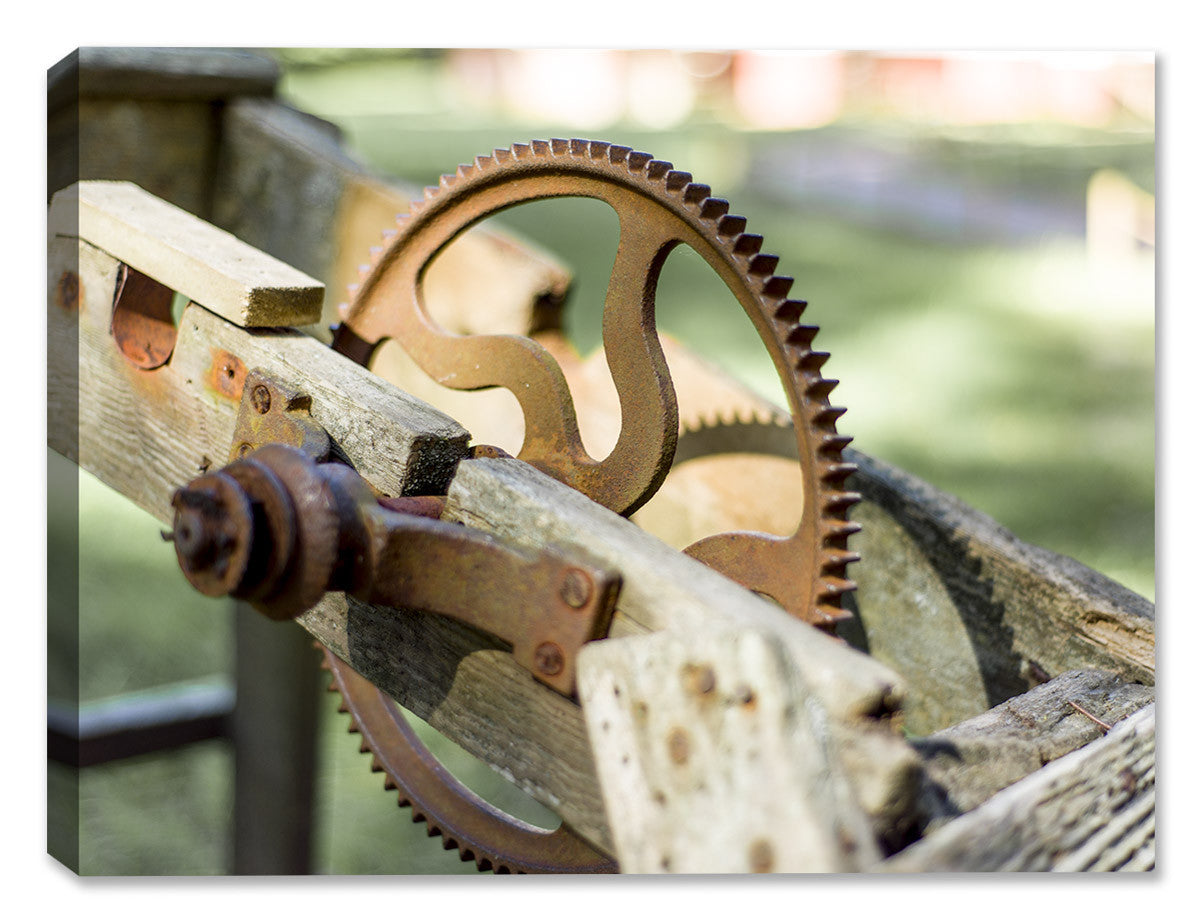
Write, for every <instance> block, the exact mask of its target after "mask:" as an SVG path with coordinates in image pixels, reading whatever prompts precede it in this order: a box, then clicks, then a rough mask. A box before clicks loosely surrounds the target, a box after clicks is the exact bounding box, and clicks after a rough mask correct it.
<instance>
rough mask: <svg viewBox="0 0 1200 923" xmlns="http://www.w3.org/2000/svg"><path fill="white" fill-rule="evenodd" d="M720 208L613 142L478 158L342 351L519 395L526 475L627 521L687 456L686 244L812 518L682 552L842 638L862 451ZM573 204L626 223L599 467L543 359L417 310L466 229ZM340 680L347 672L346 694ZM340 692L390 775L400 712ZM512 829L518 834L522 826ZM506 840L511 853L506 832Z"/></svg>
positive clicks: (800, 335)
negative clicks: (739, 350) (392, 356)
mask: <svg viewBox="0 0 1200 923" xmlns="http://www.w3.org/2000/svg"><path fill="white" fill-rule="evenodd" d="M711 192H712V190H711V189H710V188H709V187H708V186H706V185H704V184H702V183H697V182H693V180H692V176H691V174H689V173H685V172H682V171H679V170H675V169H674V168H673V166H672V165H671V164H670V163H667V162H665V161H661V160H655V159H653V157H651V155H649V154H645V153H641V152H638V151H634V150H632V149H631V148H628V147H621V146H618V145H614V144H608V143H605V142H598V141H582V140H571V141H565V140H551V141H534V142H532V143H531V144H517V145H514V146H513V147H512V148H511V149H507V150H496V151H495V152H493V153H492V154H491V155H490V156H483V157H478V158H476V160H475V162H474V163H472V164H468V165H464V166H460V167H459V168H458V171H457V172H456V173H454V174H450V175H446V176H443V177H442V178H441V182H440V184H439V185H438V186H434V187H429V188H427V189H426V190H425V196H424V199H423V200H421V201H418V202H414V203H413V205H412V208H411V210H410V211H409V213H408V214H407V215H404V216H401V217H400V218H399V219H398V220H397V227H396V230H395V232H394V233H391V232H389V233H388V234H386V235H385V246H384V247H382V248H378V249H376V250H375V251H373V252H372V257H371V263H370V264H369V265H368V266H367V267H365V269H364V270H363V272H362V281H361V283H360V284H359V285H356V286H354V287H353V288H352V291H351V298H352V300H351V302H350V303H349V304H348V305H345V306H343V308H342V312H341V313H342V323H341V325H340V326H339V328H338V330H337V333H336V336H335V339H334V347H335V348H337V349H339V350H340V351H342V352H343V353H345V354H346V355H348V356H350V357H351V358H353V359H355V360H356V361H358V362H360V363H362V364H364V365H365V364H367V363H368V362H369V361H370V359H371V356H372V354H373V353H374V351H375V349H376V348H378V346H379V345H380V344H381V343H382V342H384V341H385V340H387V339H395V340H397V341H398V342H399V344H400V345H401V346H402V347H403V348H404V350H405V351H406V352H407V353H408V354H409V356H410V357H411V358H412V359H413V360H414V361H415V362H416V363H417V364H418V365H419V366H420V367H421V368H422V369H423V370H424V371H425V372H426V373H427V374H428V375H429V376H430V377H432V378H433V379H434V380H435V381H438V382H439V383H441V384H443V385H445V386H448V387H451V388H457V389H463V390H476V389H481V388H488V387H504V388H507V389H508V390H509V391H511V392H512V393H513V394H514V395H515V396H516V398H517V400H518V401H519V402H520V405H521V408H522V410H523V413H524V416H525V441H524V444H523V445H522V448H521V450H520V452H519V453H518V457H519V458H521V459H523V460H525V461H527V462H528V463H530V464H532V465H534V466H535V467H537V468H539V469H541V470H542V471H544V472H546V473H548V474H550V475H551V476H553V477H555V478H557V479H558V480H561V481H563V482H564V483H566V484H569V485H571V486H572V487H575V488H576V489H578V490H580V491H581V492H582V493H584V494H586V495H587V496H589V497H591V498H592V499H593V500H595V501H596V502H599V503H601V504H603V505H605V506H607V507H609V508H610V509H613V510H615V511H617V512H619V513H622V514H625V515H628V514H631V513H633V512H634V511H636V510H637V509H638V508H639V507H640V506H641V505H642V504H644V503H645V502H646V501H647V500H648V499H649V498H650V497H651V496H653V495H654V493H655V492H656V491H657V490H658V488H659V487H660V486H661V484H662V482H663V480H664V479H665V478H666V476H667V473H668V472H669V470H670V468H671V465H672V461H673V459H674V457H675V454H676V447H677V443H678V440H679V438H680V436H679V433H680V429H679V422H680V421H679V412H678V407H677V403H676V399H675V391H674V388H673V385H672V383H671V376H670V372H669V370H668V368H667V364H666V360H665V359H664V357H663V352H662V347H661V345H660V342H659V339H658V335H657V330H656V328H655V318H654V299H655V290H656V286H657V282H658V277H659V273H660V271H661V269H662V266H663V263H664V261H665V259H666V257H667V255H668V254H669V253H670V251H671V250H672V249H673V248H674V247H675V246H678V245H680V244H686V245H688V246H690V247H691V248H692V249H693V250H695V251H696V252H697V253H698V254H699V255H700V256H701V257H702V258H704V259H705V261H706V262H708V264H709V265H710V266H711V267H712V268H713V269H714V270H715V271H716V272H717V274H718V276H720V278H721V279H722V280H723V281H724V282H725V284H726V285H727V286H728V288H729V290H730V291H731V293H732V294H733V295H734V296H735V297H736V298H737V300H738V302H739V303H740V304H741V306H742V308H743V309H744V310H745V311H746V313H747V315H748V316H749V317H750V319H751V321H752V322H753V323H754V325H755V328H756V329H757V330H758V333H759V336H760V337H761V339H762V341H763V343H764V345H765V346H766V347H767V350H768V352H769V353H770V355H771V358H772V360H773V362H774V363H775V367H776V370H777V372H778V374H779V377H780V380H781V382H782V384H783V388H784V391H785V393H786V394H787V397H788V402H789V405H790V412H791V417H792V430H793V433H794V441H795V448H796V458H797V459H798V461H799V466H800V469H801V472H802V480H803V485H802V486H803V491H802V492H803V502H802V512H801V520H800V523H799V525H798V526H797V528H796V529H795V531H794V532H793V533H792V534H791V535H784V536H776V535H767V534H763V533H750V532H728V533H721V534H717V535H712V536H709V537H707V538H704V539H702V540H700V541H698V542H696V543H695V544H693V545H691V546H690V547H688V548H687V549H686V552H687V553H688V554H690V555H692V556H694V557H695V558H697V559H699V560H701V561H703V562H705V563H706V564H709V565H710V566H712V567H714V568H716V569H717V570H719V571H721V572H722V573H724V574H726V575H727V576H729V577H730V578H732V579H734V580H736V581H738V582H740V583H742V584H743V585H745V586H747V587H749V588H751V589H753V590H755V591H757V592H759V593H762V594H764V595H767V596H769V597H771V598H773V599H774V600H776V601H777V602H778V603H779V604H780V605H781V606H783V607H784V608H785V609H787V610H788V611H789V612H791V613H792V614H794V615H796V616H797V617H799V618H802V619H804V620H806V621H808V622H810V623H812V624H814V625H817V626H820V627H823V628H827V629H828V628H832V626H833V625H834V624H836V623H837V622H838V621H839V620H841V619H842V618H845V617H847V616H848V615H849V613H848V612H847V611H846V610H844V609H842V608H841V595H842V594H843V593H845V592H848V591H850V590H853V589H854V584H853V583H851V582H850V581H849V580H847V579H846V567H847V565H848V564H850V563H852V562H853V561H855V560H857V555H855V554H854V553H852V552H850V551H849V550H848V548H847V539H848V537H849V536H850V535H851V534H853V533H854V532H856V531H858V526H857V525H855V524H854V523H852V522H850V521H849V519H848V515H847V514H848V511H849V509H850V507H851V506H852V505H853V504H854V503H855V502H857V500H858V499H859V498H858V495H857V494H855V493H853V492H850V491H848V490H846V489H845V484H846V480H847V478H848V477H849V476H850V475H851V474H852V473H853V472H854V470H855V468H854V466H853V465H850V464H846V463H845V462H844V461H843V459H842V450H843V448H844V447H845V446H846V444H847V443H849V441H850V439H849V438H848V437H845V436H839V435H838V433H837V431H836V422H837V420H838V418H839V417H840V416H841V415H842V414H843V413H844V412H845V411H844V409H843V408H839V407H834V406H832V405H831V404H830V402H829V395H830V392H831V391H832V390H833V387H834V385H835V384H836V382H835V381H832V380H830V379H826V378H824V377H823V376H822V375H821V367H822V366H823V365H824V364H825V362H826V360H827V359H828V358H829V356H828V354H827V353H824V352H819V351H817V350H814V349H813V346H812V344H813V337H814V336H815V334H816V332H817V328H816V327H814V326H809V325H806V324H803V323H801V316H802V315H803V313H804V309H805V307H806V302H804V301H801V300H797V299H793V298H790V297H789V292H790V290H791V287H792V279H791V278H789V277H787V276H782V275H777V274H776V273H775V269H776V267H777V265H778V261H779V260H778V257H776V256H772V255H769V254H766V253H763V252H762V238H761V237H760V236H759V235H757V234H752V233H748V232H747V231H746V219H745V218H742V217H740V216H737V215H732V214H730V213H729V203H728V202H726V201H725V200H724V199H720V198H715V197H713V196H712V194H711ZM564 196H576V197H578V196H583V197H588V198H594V199H599V200H601V201H604V202H607V203H608V204H609V205H610V206H611V207H612V208H613V209H614V211H615V212H616V213H617V216H618V219H619V222H620V240H619V244H618V248H617V255H616V260H615V265H614V267H613V270H612V274H611V276H610V281H609V286H608V292H607V295H606V298H605V304H604V319H603V339H604V347H605V357H606V360H607V363H608V367H609V369H610V371H611V373H612V377H613V382H614V384H615V385H616V390H617V394H618V398H619V400H620V406H621V424H622V425H621V432H620V435H619V437H618V439H617V442H616V446H615V447H614V449H613V450H612V452H611V453H610V454H609V455H608V456H607V457H606V458H604V459H603V460H599V461H598V460H596V459H593V458H591V457H590V456H589V455H588V453H587V452H586V451H585V450H584V448H583V445H582V441H581V439H580V436H579V429H578V424H577V421H576V417H575V408H574V405H573V402H572V399H571V395H570V391H569V389H568V387H567V383H566V380H565V377H564V375H563V373H562V370H561V369H560V368H559V366H558V365H557V363H556V362H555V360H554V359H553V358H552V357H551V355H550V353H549V351H548V350H547V349H546V348H545V347H544V346H542V345H541V344H540V343H538V342H537V341H535V340H533V339H530V338H525V337H516V336H497V335H472V336H457V335H454V334H452V333H450V332H448V331H446V330H444V329H442V328H441V327H440V326H439V325H438V324H437V323H436V321H434V319H433V318H432V317H431V316H430V314H429V312H428V311H427V310H426V307H425V304H424V301H423V295H422V280H423V276H424V273H425V271H426V269H427V268H428V266H429V265H430V263H431V262H432V261H433V259H434V258H435V257H436V256H437V255H438V253H440V252H441V251H442V250H443V249H444V248H445V247H446V246H447V245H448V244H449V243H450V242H451V241H452V240H453V239H454V238H456V237H457V236H458V235H459V234H460V233H462V232H463V231H465V230H466V229H467V228H469V227H470V226H471V225H473V224H475V223H477V222H478V221H481V220H482V219H484V218H486V217H488V216H490V215H492V214H495V213H496V212H499V211H502V210H504V209H506V208H509V207H511V206H514V205H519V204H521V203H525V202H531V201H535V200H540V199H547V198H554V197H564ZM772 438H774V437H772ZM700 454H703V452H702V451H701V453H700ZM338 675H339V673H338V671H335V679H336V677H337V676H338ZM341 675H345V674H344V671H341ZM364 682H365V681H364ZM338 686H339V688H340V691H341V692H342V694H343V698H344V700H345V702H346V705H347V707H348V709H349V710H350V711H351V713H352V714H354V715H355V722H356V723H355V728H356V729H359V730H363V729H364V727H365V726H366V725H367V724H368V723H369V722H371V721H372V720H374V719H371V718H369V717H367V716H368V714H376V715H377V716H378V719H377V721H376V723H375V726H374V727H373V728H372V730H371V733H370V734H366V733H365V734H364V744H365V745H367V746H368V748H369V749H372V750H374V752H375V753H376V756H377V765H381V764H382V763H386V762H387V760H386V759H385V756H384V754H381V753H380V750H379V749H377V747H383V746H385V745H384V744H381V743H380V744H377V745H369V744H367V739H368V738H369V739H372V740H376V741H382V740H384V739H386V738H387V737H388V736H389V735H391V736H393V737H394V736H395V734H396V733H397V730H396V728H389V722H390V723H395V724H397V725H398V726H399V727H400V731H399V732H401V733H402V732H403V731H406V730H407V728H404V727H402V724H403V719H402V718H400V717H399V714H398V712H395V711H394V709H393V710H392V711H391V712H390V713H389V714H388V715H382V714H381V713H379V710H378V709H372V708H359V707H358V705H359V703H356V702H355V699H356V697H357V698H358V699H360V700H361V699H362V698H363V697H364V696H367V695H378V693H377V692H375V693H369V694H368V693H366V692H365V691H361V690H360V689H359V687H357V686H355V687H350V686H349V685H348V684H347V683H345V682H339V683H338ZM368 686H369V684H368ZM360 711H361V712H362V713H361V714H359V712H360ZM388 778H389V785H390V786H394V787H396V788H398V789H399V790H400V791H401V796H400V799H401V803H402V804H403V803H412V804H413V805H414V818H417V819H419V818H421V817H428V815H429V813H430V812H429V811H428V810H427V809H426V807H425V806H424V804H423V802H422V798H423V797H424V796H422V795H421V794H420V793H415V792H414V789H415V788H416V787H417V786H415V785H413V784H411V782H410V781H409V780H406V779H405V778H404V772H398V773H393V772H389V774H388ZM513 829H514V831H518V830H519V825H517V826H514V828H513ZM430 830H431V833H432V832H434V831H436V832H440V833H442V835H443V839H444V840H446V842H447V844H448V848H449V846H450V845H451V844H453V845H454V846H456V847H458V848H459V850H460V852H461V853H462V854H463V855H464V856H468V855H469V856H471V857H474V858H476V860H477V861H479V857H481V856H487V855H489V853H488V847H487V846H486V844H483V845H481V844H480V843H479V842H478V841H476V840H475V839H474V838H473V837H472V835H471V834H465V835H464V834H461V833H458V834H454V835H448V834H447V833H446V832H445V825H444V824H440V823H437V822H433V821H431V822H430ZM499 835H500V837H501V839H502V840H503V839H504V835H503V831H501V832H500V834H499ZM568 837H573V835H568ZM568 837H564V841H565V840H566V839H567V838H568ZM571 848H572V849H574V850H576V851H577V853H578V855H587V851H588V849H590V847H587V844H584V843H582V842H580V843H576V844H573V845H572V847H571ZM580 850H582V851H580ZM505 861H507V862H508V863H509V864H510V865H512V866H513V867H514V868H516V867H518V866H520V865H521V864H522V860H520V859H519V858H517V859H510V860H497V858H495V857H492V858H488V859H486V860H485V862H483V863H481V867H482V866H483V865H484V864H487V865H492V866H493V867H499V866H500V865H503V863H504V862H505ZM589 861H590V860H589ZM525 864H527V865H529V866H530V870H533V868H534V867H537V868H538V870H542V871H548V870H558V871H572V870H577V869H573V868H571V867H569V863H568V865H564V866H558V867H557V868H554V869H552V868H547V867H546V865H547V863H545V862H544V861H542V859H540V858H535V857H534V856H533V854H532V853H530V854H529V857H528V861H526V863H525ZM549 864H550V865H551V866H553V865H554V863H549ZM585 864H586V863H585Z"/></svg>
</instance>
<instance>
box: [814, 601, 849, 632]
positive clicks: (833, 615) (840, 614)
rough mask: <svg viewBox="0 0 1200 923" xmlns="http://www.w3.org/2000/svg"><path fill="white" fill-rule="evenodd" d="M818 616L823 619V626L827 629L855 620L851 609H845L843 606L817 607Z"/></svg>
mask: <svg viewBox="0 0 1200 923" xmlns="http://www.w3.org/2000/svg"><path fill="white" fill-rule="evenodd" d="M817 615H819V616H820V617H821V618H822V619H823V624H824V626H825V627H827V628H832V627H833V626H834V625H836V624H837V623H838V622H844V621H846V620H847V619H852V618H854V613H852V612H851V611H850V610H849V609H843V608H842V607H841V606H830V605H820V606H817Z"/></svg>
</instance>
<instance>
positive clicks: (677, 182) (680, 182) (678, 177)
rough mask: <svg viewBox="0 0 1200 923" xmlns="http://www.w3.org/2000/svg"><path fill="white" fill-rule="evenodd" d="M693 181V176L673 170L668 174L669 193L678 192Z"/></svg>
mask: <svg viewBox="0 0 1200 923" xmlns="http://www.w3.org/2000/svg"><path fill="white" fill-rule="evenodd" d="M691 181H692V174H690V173H685V172H684V171H683V170H672V171H671V172H669V173H668V174H667V191H668V192H678V191H679V190H680V189H683V188H684V187H685V186H686V185H687V184H688V183H690V182H691Z"/></svg>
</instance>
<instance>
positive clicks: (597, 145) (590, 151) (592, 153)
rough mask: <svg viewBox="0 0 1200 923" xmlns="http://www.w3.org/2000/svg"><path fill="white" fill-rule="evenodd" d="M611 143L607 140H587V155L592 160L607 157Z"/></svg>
mask: <svg viewBox="0 0 1200 923" xmlns="http://www.w3.org/2000/svg"><path fill="white" fill-rule="evenodd" d="M611 147H612V145H611V144H609V143H608V142H607V141H589V142H587V155H588V156H589V157H591V158H592V160H605V159H607V158H608V151H609V148H611Z"/></svg>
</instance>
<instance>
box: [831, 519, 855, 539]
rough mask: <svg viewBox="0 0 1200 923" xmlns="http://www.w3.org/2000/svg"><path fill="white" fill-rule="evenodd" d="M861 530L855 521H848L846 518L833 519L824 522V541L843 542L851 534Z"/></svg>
mask: <svg viewBox="0 0 1200 923" xmlns="http://www.w3.org/2000/svg"><path fill="white" fill-rule="evenodd" d="M861 531H862V526H861V525H859V524H858V523H857V522H849V521H847V520H835V521H832V522H826V523H825V543H826V544H831V543H833V542H844V541H845V540H846V539H848V538H849V537H850V536H851V535H856V534H857V533H859V532H861Z"/></svg>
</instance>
